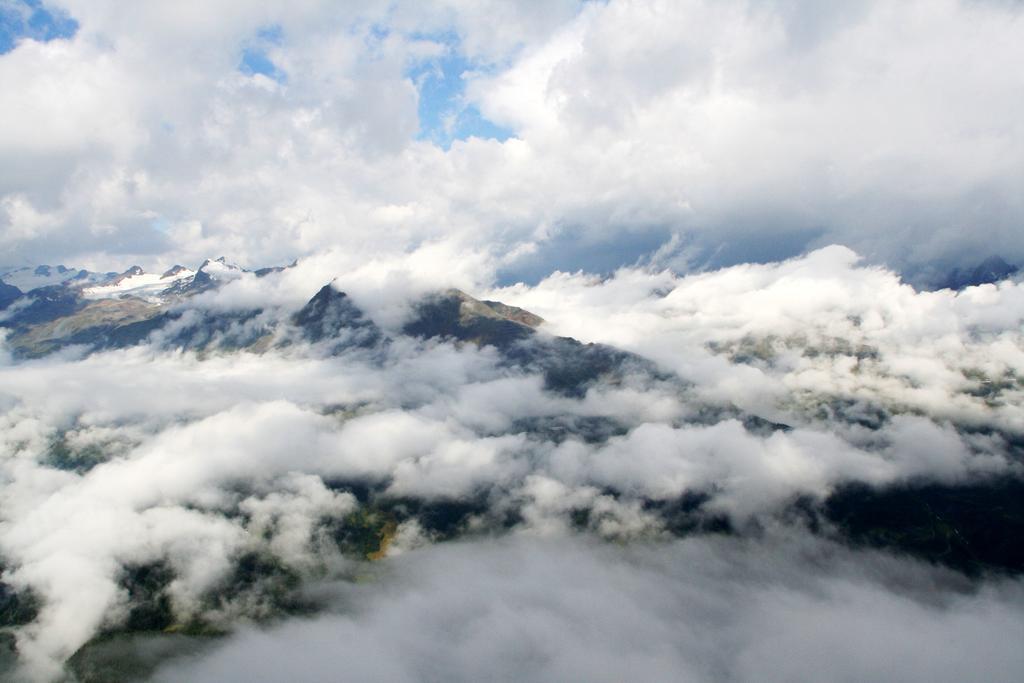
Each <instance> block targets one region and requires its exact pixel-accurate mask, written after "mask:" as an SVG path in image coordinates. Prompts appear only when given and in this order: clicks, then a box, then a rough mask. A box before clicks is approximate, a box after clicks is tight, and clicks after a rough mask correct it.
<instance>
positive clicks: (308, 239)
mask: <svg viewBox="0 0 1024 683" xmlns="http://www.w3.org/2000/svg"><path fill="white" fill-rule="evenodd" d="M0 52H2V54H0V82H2V83H3V84H4V87H3V88H2V89H0V111H3V112H4V123H3V125H2V126H0V250H2V253H3V256H4V258H3V260H4V261H5V262H7V263H5V264H4V265H21V264H26V263H39V262H48V263H56V262H64V263H67V264H68V265H76V266H80V267H93V268H102V269H118V270H120V269H123V268H124V267H127V265H130V263H135V262H137V263H139V264H141V265H143V266H144V267H147V268H150V269H154V268H159V267H166V266H169V265H171V264H172V263H175V262H179V261H180V262H186V263H187V264H189V265H194V264H195V263H196V262H198V261H200V260H201V259H203V258H205V257H208V256H219V255H221V254H224V255H227V256H228V257H229V258H232V259H234V260H236V261H238V262H240V263H242V264H243V265H246V266H253V267H254V266H260V265H267V264H271V263H281V262H288V261H291V260H292V259H294V258H296V257H303V256H308V255H311V254H314V253H318V252H322V251H324V250H329V249H335V250H342V251H345V252H347V253H357V254H365V255H373V256H379V255H381V254H390V255H395V256H399V255H401V254H405V253H409V252H414V251H415V250H417V249H419V248H421V247H423V246H424V245H428V246H429V247H430V248H443V249H445V250H447V253H452V254H454V255H456V257H462V258H467V259H475V260H476V261H479V262H481V263H483V264H484V268H483V269H482V272H483V273H484V274H485V276H484V279H485V280H487V279H494V278H497V281H499V282H508V281H515V280H517V279H520V278H525V279H528V280H529V279H534V280H535V279H537V278H540V277H543V276H545V275H547V274H548V273H550V272H551V271H552V270H554V269H562V270H570V271H572V270H576V269H580V268H582V269H584V270H588V271H595V272H603V271H608V270H610V269H613V268H614V267H616V266H618V265H621V264H622V263H633V262H635V261H636V260H637V259H638V258H642V257H645V255H649V254H650V253H651V252H653V251H654V250H655V249H657V248H658V247H660V246H661V247H663V248H662V249H661V251H660V252H659V253H658V255H657V260H658V262H659V263H660V264H662V265H669V266H671V267H673V268H675V269H677V270H684V269H687V268H695V267H702V266H706V265H728V264H731V263H737V262H743V261H751V260H754V261H766V260H774V259H778V258H783V257H789V256H792V255H795V254H799V253H801V252H804V251H806V250H808V249H810V248H816V247H821V246H825V245H828V244H832V243H840V244H844V245H846V246H849V247H850V248H852V249H853V250H855V251H856V252H857V253H859V254H861V255H863V256H865V257H866V258H867V259H869V261H871V262H884V263H887V264H889V265H891V266H894V267H896V268H899V269H901V270H903V271H905V272H914V271H919V270H921V269H922V268H927V267H928V265H929V264H935V263H940V264H943V266H945V265H953V264H967V265H971V264H973V263H976V262H977V261H979V260H981V259H983V258H985V257H987V256H989V255H992V254H1000V255H1002V256H1003V257H1004V258H1006V259H1007V260H1009V261H1011V262H1012V261H1018V262H1019V261H1021V260H1024V230H1021V224H1022V218H1024V193H1022V192H1021V189H1022V187H1024V70H1022V69H1020V68H1017V66H1018V65H1020V64H1022V63H1024V11H1022V7H1021V4H1020V3H1016V2H998V1H995V0H993V1H983V0H963V1H959V2H958V1H956V0H921V1H914V0H909V1H900V2H881V1H880V2H872V1H866V2H854V3H820V2H812V1H806V2H805V1H804V0H788V1H786V2H775V3H761V2H742V1H738V0H736V1H731V0H727V1H724V2H710V1H704V0H673V1H671V2H654V1H651V2H647V1H644V2H640V1H617V0H616V1H611V2H584V3H578V2H573V1H571V0H550V1H549V0H543V1H536V2H532V1H531V2H519V3H508V2H500V1H495V2H477V1H473V2H464V1H462V0H434V1H430V2H425V1H423V0H416V1H415V2H405V1H403V0H397V1H389V2H384V1H381V2H373V1H372V0H371V1H367V2H358V3H351V4H350V6H345V5H344V4H342V3H339V2H335V1H331V2H318V1H317V0H289V1H288V2H264V3H251V2H247V1H231V0H226V1H216V2H214V1H211V2H203V3H181V2H176V1H175V2H147V3H130V4H128V5H126V4H124V3H119V2H112V1H111V2H107V1H105V0H54V1H52V2H45V3H42V4H41V3H39V2H38V0H0ZM666 242H667V244H666ZM438 243H440V244H441V245H443V246H441V247H439V246H438Z"/></svg>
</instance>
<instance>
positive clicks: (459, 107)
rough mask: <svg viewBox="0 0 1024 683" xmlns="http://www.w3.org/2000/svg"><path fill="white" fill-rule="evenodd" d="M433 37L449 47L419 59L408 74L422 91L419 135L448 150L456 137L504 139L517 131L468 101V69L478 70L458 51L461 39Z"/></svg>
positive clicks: (460, 138)
mask: <svg viewBox="0 0 1024 683" xmlns="http://www.w3.org/2000/svg"><path fill="white" fill-rule="evenodd" d="M433 39H434V40H439V41H440V42H443V43H444V44H445V45H446V46H447V49H446V50H445V53H444V54H443V55H441V56H440V57H434V58H430V59H426V60H424V61H422V62H418V63H417V64H415V65H414V66H413V67H412V68H411V69H409V72H408V75H409V77H410V78H411V79H412V80H413V82H414V83H415V84H416V87H417V88H418V90H419V93H420V100H419V120H420V130H419V133H418V134H417V136H416V138H417V139H418V140H429V141H430V142H433V143H434V144H436V145H438V146H440V147H442V148H444V149H448V148H449V147H451V144H452V142H453V141H455V140H465V139H467V138H470V137H478V138H487V139H494V140H499V141H502V142H504V141H505V140H507V139H509V138H510V137H514V136H515V132H514V131H512V130H509V129H508V128H504V127H502V126H499V125H497V124H495V123H494V122H492V121H489V120H488V119H486V118H485V117H484V116H483V114H481V113H480V110H479V109H477V108H476V107H475V106H474V105H472V104H468V103H467V102H466V101H465V91H466V80H465V78H463V74H464V73H466V72H467V71H479V70H480V69H481V67H480V65H477V64H473V63H471V62H470V61H469V60H467V59H466V58H465V56H464V55H463V54H462V53H461V52H459V50H458V39H457V38H456V37H454V36H452V35H445V36H442V37H440V38H438V37H436V36H434V37H433Z"/></svg>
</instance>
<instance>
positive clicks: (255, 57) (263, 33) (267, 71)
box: [238, 25, 288, 83]
mask: <svg viewBox="0 0 1024 683" xmlns="http://www.w3.org/2000/svg"><path fill="white" fill-rule="evenodd" d="M283 38H284V32H283V31H282V29H281V27H280V26H277V25H274V26H265V27H264V28H261V29H260V30H259V31H258V32H257V33H256V37H255V38H254V39H253V40H251V41H249V42H248V43H247V44H246V45H245V47H243V48H242V61H241V62H240V63H239V65H238V70H239V71H241V72H242V73H244V74H246V75H247V76H252V75H254V74H262V75H264V76H266V77H267V78H271V79H273V80H275V81H277V82H278V83H284V82H285V81H286V80H287V79H288V75H287V74H286V73H285V72H284V71H282V70H281V69H279V68H278V66H277V65H276V64H274V62H273V60H271V59H270V55H269V52H270V49H271V48H272V47H274V46H276V45H280V44H281V41H282V39H283Z"/></svg>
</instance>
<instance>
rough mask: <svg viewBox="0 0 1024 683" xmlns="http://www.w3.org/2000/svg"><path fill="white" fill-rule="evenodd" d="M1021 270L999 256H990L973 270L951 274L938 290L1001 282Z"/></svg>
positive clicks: (966, 269)
mask: <svg viewBox="0 0 1024 683" xmlns="http://www.w3.org/2000/svg"><path fill="white" fill-rule="evenodd" d="M1019 271H1020V268H1019V267H1017V266H1014V265H1011V264H1009V263H1007V262H1006V261H1004V260H1003V259H1002V258H1001V257H999V256H990V257H988V258H987V259H985V260H984V261H982V262H981V263H979V264H978V265H976V266H974V267H973V268H956V269H954V270H953V271H952V272H950V273H949V275H947V276H946V277H945V278H944V279H943V280H942V281H941V282H940V283H939V286H938V287H937V289H956V290H959V289H963V288H965V287H974V286H977V285H984V284H989V283H992V282H999V281H1001V280H1005V279H1006V278H1008V277H1012V276H1013V275H1015V274H1016V273H1018V272H1019Z"/></svg>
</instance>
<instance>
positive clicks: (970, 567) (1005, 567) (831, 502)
mask: <svg viewBox="0 0 1024 683" xmlns="http://www.w3.org/2000/svg"><path fill="white" fill-rule="evenodd" d="M975 270H976V271H977V273H974V272H972V273H971V276H972V277H973V276H974V275H975V274H978V273H980V274H981V275H986V276H987V275H993V274H1000V273H1003V272H1004V271H1005V268H1003V267H1002V266H1000V264H999V263H996V262H991V263H988V265H987V266H986V267H985V268H983V269H981V271H978V269H975ZM272 272H280V271H279V270H272V271H270V272H263V276H265V275H268V274H271V273H272ZM52 275H53V270H52V269H51V270H50V271H47V272H44V271H40V273H39V275H35V274H34V273H33V275H32V277H38V278H44V279H45V278H49V277H52ZM58 275H62V276H63V275H67V272H65V273H58ZM243 277H253V278H255V277H261V276H260V275H259V274H258V273H256V272H249V271H246V270H244V269H242V268H240V267H239V266H236V265H233V264H231V263H229V262H227V261H226V260H225V259H224V258H223V257H222V258H219V259H215V260H207V261H205V262H204V263H203V264H202V265H201V266H200V267H199V268H197V269H196V270H195V271H192V270H190V269H188V268H185V267H183V266H175V267H174V268H171V269H169V270H168V271H166V272H164V273H161V274H151V273H146V272H145V271H143V270H142V269H141V268H139V267H131V268H128V269H127V270H125V271H123V272H122V273H118V274H116V275H111V276H109V277H106V278H105V279H104V280H103V281H102V282H101V283H99V284H92V285H89V286H83V284H82V283H83V282H84V283H85V284H87V285H88V284H89V282H88V278H78V279H75V278H74V277H73V278H71V279H69V280H65V281H63V282H62V284H57V285H45V286H42V287H35V288H33V289H31V290H29V291H28V292H25V293H22V292H21V291H20V290H19V289H18V288H17V287H14V286H11V285H6V286H4V287H0V297H3V298H2V299H0V301H6V302H7V304H6V307H7V310H6V311H5V312H4V313H3V314H2V319H0V326H2V327H5V328H7V330H8V336H7V339H6V344H7V346H8V348H9V349H10V350H11V351H12V352H13V354H14V355H15V357H16V358H25V357H40V356H45V355H46V354H48V353H51V352H53V351H56V350H59V349H61V348H65V347H67V346H71V345H80V346H82V347H84V348H85V350H86V352H95V351H101V350H103V349H116V348H126V347H130V346H135V345H138V344H146V343H148V344H151V345H153V346H155V347H157V348H163V349H186V350H193V351H199V352H203V353H207V352H218V353H232V352H236V351H240V350H245V351H248V352H253V353H264V352H267V351H270V350H274V349H279V350H286V349H295V348H299V349H300V351H299V352H300V353H313V354H318V355H327V356H336V355H342V354H347V353H360V354H364V355H365V357H366V358H367V359H368V360H369V361H370V362H374V363H378V364H379V363H383V362H386V361H387V358H388V354H389V353H390V349H392V348H393V345H394V344H395V342H396V341H397V340H398V339H399V338H404V339H405V342H410V341H412V342H413V343H414V344H422V345H423V346H424V348H427V347H429V346H430V345H431V344H433V343H435V342H449V343H453V344H455V345H459V346H462V345H472V346H477V347H481V348H483V347H489V348H490V349H492V350H493V353H494V354H495V357H496V362H497V365H498V367H499V368H502V369H504V371H506V372H508V373H510V374H533V375H540V376H541V377H542V378H543V382H544V388H545V389H546V390H547V391H549V392H551V393H552V394H553V395H555V396H559V397H563V398H566V399H582V398H584V397H587V396H588V391H589V390H590V389H591V388H592V387H594V386H595V385H597V383H598V382H600V383H602V385H604V386H613V385H616V384H622V383H625V382H630V381H637V382H638V383H639V384H638V385H639V386H652V385H653V384H656V383H657V384H661V385H662V386H663V387H668V388H669V391H671V392H674V393H675V394H676V395H679V396H683V395H685V394H686V392H687V387H688V384H687V383H686V382H685V381H684V380H682V379H681V378H679V377H677V376H675V375H673V374H671V373H667V372H665V371H663V370H661V369H660V368H658V367H657V365H655V364H654V363H653V362H651V361H649V360H647V359H645V358H642V357H640V356H638V355H636V354H633V353H629V352H627V351H623V350H621V349H616V348H613V347H610V346H607V345H603V344H592V343H591V344H588V343H584V342H581V341H579V340H576V339H573V338H570V337H558V336H554V335H551V334H548V333H546V332H545V331H544V329H543V323H544V320H543V319H542V318H541V317H539V316H537V315H535V314H534V313H531V312H530V311H527V310H524V309H521V308H517V307H515V306H510V305H507V304H504V303H502V302H499V301H489V300H480V299H476V298H474V297H473V296H471V295H469V294H467V293H466V292H463V291H461V290H458V289H445V290H439V291H436V292H433V293H430V294H427V295H426V296H423V297H422V298H420V299H419V300H417V301H414V302H413V303H412V305H411V312H410V315H409V317H408V319H407V320H406V321H405V322H404V324H402V325H401V326H400V327H399V328H398V329H392V330H390V331H386V330H385V329H382V328H381V327H380V326H379V325H378V324H377V323H375V322H374V320H373V319H372V318H371V317H370V316H369V315H368V314H367V313H366V311H364V310H362V309H361V308H360V307H359V306H358V305H357V304H356V303H355V301H353V299H352V298H351V297H350V296H348V295H347V294H346V293H345V292H343V291H340V290H339V289H338V288H337V287H336V286H335V285H334V284H332V283H328V284H325V285H323V286H322V287H321V288H320V289H319V291H317V292H316V294H314V295H313V296H312V297H311V298H310V299H309V300H308V301H307V302H306V303H305V304H304V305H303V306H301V307H300V308H299V309H298V310H295V311H279V310H275V309H268V310H264V309H263V308H259V307H257V308H247V309H246V308H243V309H238V310H222V309H218V308H207V307H205V306H204V305H203V300H202V298H196V297H195V295H197V294H200V293H202V292H208V291H212V290H215V289H217V288H218V287H221V286H223V285H224V284H225V283H228V282H231V281H232V280H236V279H238V278H243ZM33 282H36V281H35V280H33ZM301 345H308V347H306V348H307V349H308V350H301V349H302V346H301ZM406 346H408V344H407V343H406V344H404V345H403V348H404V347H406ZM694 412H695V418H694V419H697V420H703V421H705V422H707V423H709V424H711V423H715V422H720V421H722V420H728V419H736V420H738V421H739V422H740V423H741V424H742V426H743V429H744V430H745V431H747V432H748V433H750V434H753V435H757V436H759V437H762V438H770V437H771V436H772V435H773V434H775V433H777V432H786V431H789V430H790V427H789V426H788V425H785V424H779V423H776V422H773V421H770V420H768V419H765V418H764V417H761V416H758V415H754V414H751V413H748V412H744V411H741V410H738V409H736V408H730V407H728V406H725V407H722V406H718V407H713V406H708V405H701V406H697V407H695V411H694ZM834 419H836V420H840V421H843V420H847V418H846V417H844V413H843V412H842V411H835V417H834ZM848 421H850V423H851V424H855V425H856V426H857V428H858V429H866V430H873V429H878V428H879V425H877V424H873V423H863V422H857V420H856V418H854V417H851V418H849V420H848ZM514 428H515V429H516V430H520V431H522V432H525V433H527V434H531V435H533V438H541V439H547V440H551V441H552V442H554V443H561V442H563V441H565V440H569V439H574V440H578V441H581V442H586V443H603V442H606V441H608V440H609V439H610V438H612V437H613V436H617V435H618V436H621V435H623V434H624V433H625V431H626V427H624V426H623V425H621V424H619V423H618V422H617V421H616V419H615V418H614V417H610V416H609V417H597V416H595V417H587V416H579V415H577V416H564V417H550V416H544V417H537V418H523V419H520V420H518V421H517V422H516V423H515V426H514ZM999 438H1005V437H1003V436H1000V437H999ZM1011 445H1012V444H1011ZM1014 448H1015V449H1016V450H1015V451H1014V452H1018V453H1019V454H1022V455H1024V445H1022V446H1021V447H1020V448H1018V447H1017V446H1014ZM339 485H340V484H339ZM344 485H345V486H348V487H352V486H359V484H358V482H344ZM1020 486H1021V484H1020V483H1019V481H1017V480H1015V479H1011V480H1007V479H1005V478H1003V479H999V478H995V479H993V480H992V481H990V482H980V483H973V484H970V485H962V484H938V483H917V482H909V483H907V482H905V483H899V484H891V485H888V486H882V487H869V486H866V485H859V484H851V485H844V486H840V487H838V488H837V489H836V490H835V491H833V492H831V493H829V494H828V495H827V496H825V497H824V499H822V500H818V501H817V502H807V501H804V500H796V501H794V502H793V504H792V505H791V506H790V508H789V511H788V512H787V513H786V514H787V515H789V516H791V517H794V518H798V519H803V520H804V523H806V524H807V526H808V527H809V528H810V529H812V530H813V531H815V532H816V533H820V534H823V535H827V536H830V537H832V538H836V539H838V540H841V541H843V542H846V543H849V544H853V545H862V546H864V545H866V546H872V547H880V548H886V549H889V550H891V551H896V552H900V553H906V554H909V555H913V556H916V557H919V558H923V559H926V560H929V561H933V562H937V563H941V564H944V565H947V566H950V567H952V568H954V569H957V570H959V571H962V572H964V573H968V574H977V573H979V572H989V571H1001V572H1010V573H1021V572H1024V556H1022V555H1021V553H1020V552H1019V550H1018V549H1017V546H1016V545H1014V544H1012V543H1010V544H1008V543H1007V541H1006V539H1011V538H1018V537H1019V535H1020V534H1021V533H1024V496H1022V495H1020ZM622 493H623V492H620V491H616V490H614V489H613V488H609V490H608V491H606V492H605V494H606V495H609V496H613V497H614V496H619V495H621V494H622ZM368 495H369V494H368ZM705 500H707V495H706V494H704V493H702V492H700V491H693V492H690V493H688V494H687V496H685V497H684V498H683V499H680V500H678V501H649V502H648V503H647V506H648V507H647V508H645V510H646V512H647V513H650V514H656V515H658V516H660V517H661V518H662V519H663V520H664V523H665V528H666V529H667V530H668V531H670V532H671V533H675V534H679V535H684V534H687V533H692V532H693V531H694V530H705V531H708V530H710V531H714V532H716V533H733V532H734V531H735V530H733V529H732V528H731V526H730V523H729V522H728V520H727V519H725V518H724V517H722V516H721V515H720V514H715V513H713V512H709V511H707V510H705V509H704V507H703V502H704V501H705ZM382 504H384V503H382ZM387 505H393V506H395V507H393V508H391V507H389V508H386V509H385V510H384V511H383V512H381V514H383V515H385V518H387V519H397V520H398V521H401V520H402V519H403V518H404V517H403V515H408V514H411V513H410V512H409V511H410V510H413V511H416V514H418V515H421V516H420V517H419V518H418V519H419V522H420V523H421V524H423V525H424V527H425V528H427V529H428V530H429V531H431V533H435V534H437V535H438V537H447V536H448V535H453V534H455V533H457V530H458V529H460V528H462V526H464V523H465V522H466V520H467V519H468V518H469V516H470V515H474V514H479V512H480V510H481V509H484V508H485V506H483V504H481V505H478V506H476V507H474V505H475V504H467V507H465V509H462V508H459V509H457V510H456V509H454V508H437V509H435V507H433V504H428V503H426V502H424V501H418V500H410V499H401V500H395V501H392V502H391V503H387ZM430 520H433V521H430ZM439 520H440V521H439ZM444 520H447V521H444ZM435 523H436V525H437V526H436V528H435V527H432V526H430V525H431V524H435ZM370 531H372V533H371V536H373V538H376V536H375V535H374V534H377V533H378V532H379V531H380V530H379V529H377V528H376V527H372V528H371V529H370ZM346 533H348V532H346ZM368 533H370V532H369V531H368ZM360 538H361V537H360ZM360 538H354V539H349V538H348V537H347V536H346V537H345V538H341V537H339V541H338V542H339V543H342V544H346V543H348V544H351V545H353V547H359V548H363V547H364V546H366V547H369V546H368V545H367V544H369V543H370V541H366V539H362V540H360ZM346 539H347V540H346ZM371 540H372V539H371ZM360 552H362V551H360ZM363 554H366V553H363Z"/></svg>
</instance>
